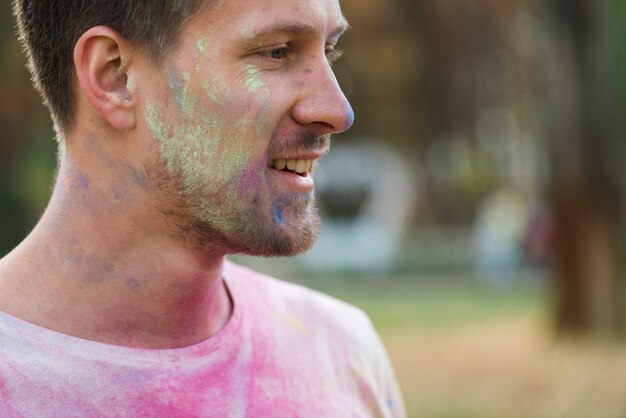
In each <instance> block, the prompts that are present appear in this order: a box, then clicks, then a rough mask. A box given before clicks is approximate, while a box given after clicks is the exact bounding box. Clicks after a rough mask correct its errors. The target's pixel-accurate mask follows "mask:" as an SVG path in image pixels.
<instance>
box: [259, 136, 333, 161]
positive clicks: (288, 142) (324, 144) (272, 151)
mask: <svg viewBox="0 0 626 418" xmlns="http://www.w3.org/2000/svg"><path fill="white" fill-rule="evenodd" d="M330 143H331V138H330V135H329V134H327V135H314V134H312V133H310V132H305V133H302V134H300V135H298V136H295V137H290V138H287V139H284V138H283V139H274V140H272V141H271V143H270V144H269V149H268V151H269V155H270V156H285V155H292V154H296V153H304V152H307V151H312V152H326V151H328V149H329V148H330Z"/></svg>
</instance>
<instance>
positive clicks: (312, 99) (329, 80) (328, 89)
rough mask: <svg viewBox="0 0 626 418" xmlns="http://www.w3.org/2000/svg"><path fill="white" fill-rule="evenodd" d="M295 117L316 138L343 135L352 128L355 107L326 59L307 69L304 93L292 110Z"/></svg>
mask: <svg viewBox="0 0 626 418" xmlns="http://www.w3.org/2000/svg"><path fill="white" fill-rule="evenodd" d="M292 117H293V119H294V120H295V121H296V122H298V123H299V124H301V125H305V126H307V128H309V129H311V130H312V131H313V132H314V133H315V134H317V135H327V134H336V133H340V132H343V131H346V130H347V129H348V128H350V126H352V123H353V122H354V112H353V111H352V107H351V106H350V103H349V102H348V99H347V98H346V96H345V95H344V94H343V91H342V90H341V87H339V83H338V82H337V78H336V77H335V74H334V73H333V71H332V69H331V68H330V65H329V64H328V63H327V62H326V61H325V60H324V63H323V64H322V65H319V66H316V67H315V68H311V69H307V70H305V75H304V85H303V88H302V94H301V95H300V97H299V100H298V101H297V102H296V104H295V105H294V107H293V108H292Z"/></svg>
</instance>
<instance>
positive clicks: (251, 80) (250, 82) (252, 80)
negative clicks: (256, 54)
mask: <svg viewBox="0 0 626 418" xmlns="http://www.w3.org/2000/svg"><path fill="white" fill-rule="evenodd" d="M260 73H261V69H260V68H258V67H255V66H252V65H249V66H247V67H246V86H247V87H248V88H249V89H250V91H252V92H255V93H256V92H258V91H259V90H260V89H262V88H265V85H264V84H263V81H262V80H261V78H260V77H259V74H260Z"/></svg>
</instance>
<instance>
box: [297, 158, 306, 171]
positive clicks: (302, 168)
mask: <svg viewBox="0 0 626 418" xmlns="http://www.w3.org/2000/svg"><path fill="white" fill-rule="evenodd" d="M305 169H306V161H304V160H298V162H297V163H296V168H295V170H296V173H299V174H302V173H304V172H305V171H306V170H305Z"/></svg>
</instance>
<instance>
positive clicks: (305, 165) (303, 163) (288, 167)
mask: <svg viewBox="0 0 626 418" xmlns="http://www.w3.org/2000/svg"><path fill="white" fill-rule="evenodd" d="M312 167H313V160H296V159H286V158H277V159H275V160H272V161H270V168H275V169H276V170H281V171H291V172H295V173H297V174H300V175H306V173H309V172H310V171H311V168H312Z"/></svg>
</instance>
